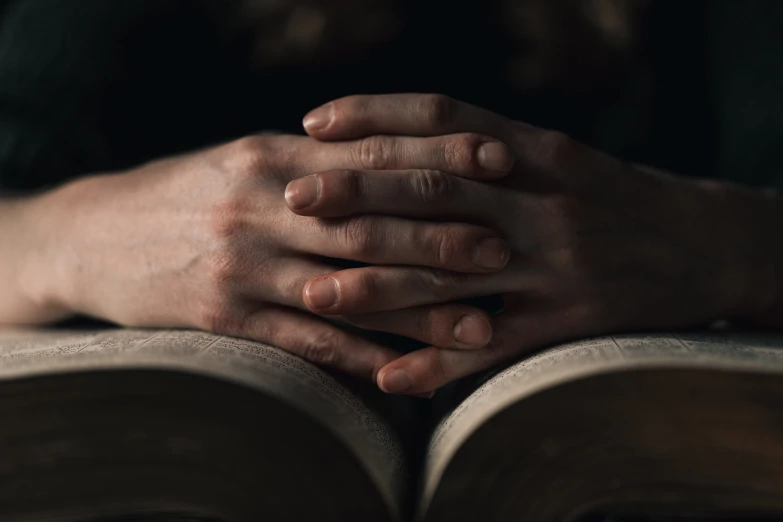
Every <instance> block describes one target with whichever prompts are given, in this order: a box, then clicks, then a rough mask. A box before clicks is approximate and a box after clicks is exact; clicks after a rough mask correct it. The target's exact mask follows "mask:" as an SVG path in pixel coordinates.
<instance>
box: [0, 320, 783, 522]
mask: <svg viewBox="0 0 783 522" xmlns="http://www.w3.org/2000/svg"><path fill="white" fill-rule="evenodd" d="M411 400H417V401H420V400H422V399H411ZM370 402H371V401H370ZM368 404H369V402H367V401H365V400H364V399H363V398H362V397H361V396H360V395H356V394H354V393H353V392H351V391H350V390H349V388H348V387H346V386H344V385H343V384H341V383H340V382H339V381H338V380H337V379H335V378H334V377H332V376H330V375H329V374H327V373H325V372H324V371H322V370H320V369H318V368H316V367H315V366H313V365H311V364H308V363H306V362H304V361H302V360H301V359H299V358H297V357H294V356H292V355H289V354H287V353H285V352H284V351H282V350H279V349H277V348H273V347H270V346H266V345H263V344H259V343H254V342H249V341H243V340H237V339H231V338H226V337H219V336H213V335H208V334H204V333H199V332H190V331H145V330H108V331H82V332H77V331H49V332H40V331H39V332H33V331H29V332H25V331H0V480H2V488H0V520H2V521H4V522H14V521H22V520H25V521H28V520H35V521H44V520H105V519H106V520H149V519H154V517H158V516H160V517H169V518H164V519H165V520H175V519H182V520H185V519H189V518H188V517H190V518H197V519H208V520H226V521H230V522H259V521H277V520H284V521H307V520H318V521H321V522H331V521H335V522H338V521H339V522H350V521H362V522H371V521H372V522H375V521H378V522H381V521H384V522H386V521H387V522H401V521H405V520H410V519H414V518H415V519H418V520H422V521H425V522H429V521H444V522H445V521H462V520H465V521H482V522H484V521H516V520H519V521H525V522H543V521H547V522H549V521H558V522H560V521H568V520H576V519H578V518H580V517H583V516H591V515H596V516H597V515H603V514H610V515H613V516H633V515H645V516H647V517H655V516H668V515H676V516H685V515H689V516H699V517H702V518H705V519H709V518H710V517H713V516H716V515H720V516H723V517H727V516H728V517H731V516H732V515H737V516H743V517H746V516H752V515H780V514H781V513H783V338H774V337H770V336H763V335H759V334H732V335H729V334H722V333H688V334H678V335H659V334H656V335H636V336H614V337H605V338H599V339H592V340H586V341H582V342H576V343H570V344H567V345H563V346H560V347H556V348H553V349H550V350H547V351H544V352H542V353H539V354H537V355H535V356H533V357H532V358H529V359H527V360H525V361H523V362H520V363H518V364H516V365H514V366H512V367H510V368H508V369H506V370H504V371H502V372H500V373H498V374H496V375H495V376H494V377H492V378H491V379H489V380H488V381H486V382H485V383H484V384H482V385H481V386H480V387H479V388H478V389H477V390H475V391H474V392H473V393H472V394H470V395H469V396H468V398H467V399H465V400H464V401H462V402H461V404H459V405H458V406H457V407H456V408H454V409H453V410H452V411H450V412H447V413H445V414H444V416H443V418H442V420H441V421H440V422H439V424H438V426H437V428H436V429H435V430H434V433H432V434H431V437H430V438H429V440H428V441H427V442H426V444H427V450H426V452H424V455H425V458H424V462H423V465H422V466H417V464H416V463H411V462H409V458H408V457H407V456H406V453H405V452H404V451H403V448H402V446H401V445H400V443H399V442H398V440H397V436H396V434H395V433H394V431H393V430H392V429H391V428H390V427H389V426H388V424H387V422H386V420H385V419H384V417H383V416H382V415H379V414H378V413H377V411H374V409H373V408H371V407H368ZM422 443H425V441H422ZM419 467H420V468H421V471H420V473H417V474H416V475H415V476H414V474H413V472H412V471H411V470H414V469H417V468H419ZM412 486H415V487H412ZM412 490H416V491H417V493H416V495H415V498H411V497H413V495H410V494H409V492H410V491H412Z"/></svg>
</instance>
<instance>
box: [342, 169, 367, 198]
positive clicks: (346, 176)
mask: <svg viewBox="0 0 783 522" xmlns="http://www.w3.org/2000/svg"><path fill="white" fill-rule="evenodd" d="M341 178H342V183H341V187H340V194H341V195H342V198H341V199H345V200H346V201H357V200H359V199H361V198H362V197H364V194H365V187H364V177H362V175H361V173H359V172H357V171H355V170H344V171H343V172H342V174H341Z"/></svg>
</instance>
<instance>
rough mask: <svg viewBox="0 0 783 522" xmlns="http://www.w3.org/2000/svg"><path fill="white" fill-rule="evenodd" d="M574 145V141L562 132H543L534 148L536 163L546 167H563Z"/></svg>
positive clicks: (571, 153)
mask: <svg viewBox="0 0 783 522" xmlns="http://www.w3.org/2000/svg"><path fill="white" fill-rule="evenodd" d="M574 145H575V142H574V140H573V139H572V138H571V137H570V136H569V135H567V134H565V133H563V132H559V131H551V130H549V131H544V132H542V133H541V135H540V136H539V139H538V144H537V147H536V148H537V150H536V154H537V157H538V161H539V162H540V163H541V164H542V165H544V166H548V167H553V166H559V165H563V164H565V163H567V162H568V161H569V160H570V158H571V156H572V155H573V152H574Z"/></svg>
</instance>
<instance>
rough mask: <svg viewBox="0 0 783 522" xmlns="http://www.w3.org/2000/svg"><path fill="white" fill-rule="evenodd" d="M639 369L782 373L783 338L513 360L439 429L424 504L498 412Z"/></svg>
mask: <svg viewBox="0 0 783 522" xmlns="http://www.w3.org/2000/svg"><path fill="white" fill-rule="evenodd" d="M638 367H645V368H653V367H678V368H679V367H681V368H714V369H718V370H719V369H726V370H731V369H738V368H745V369H748V370H756V371H760V372H780V373H783V336H780V335H778V336H775V335H765V334H749V333H743V334H738V333H735V334H726V333H720V332H701V333H682V334H649V335H615V336H607V337H601V338H596V339H589V340H583V341H577V342H572V343H568V344H564V345H561V346H558V347H555V348H551V349H549V350H546V351H543V352H541V353H539V354H537V355H535V356H533V357H530V358H528V359H525V360H523V361H521V362H519V363H517V364H514V365H512V366H510V367H509V368H507V369H506V370H504V371H502V372H500V373H498V374H497V375H495V376H494V377H493V378H492V379H490V380H489V381H487V382H486V383H485V384H484V385H482V386H481V387H480V388H478V389H477V390H476V391H475V392H474V393H473V394H471V395H470V396H469V397H468V398H467V399H466V400H465V401H463V402H462V404H460V405H459V406H458V407H457V408H456V409H455V410H454V411H453V412H452V413H451V414H450V415H448V416H447V417H446V418H445V419H444V420H443V421H442V422H441V423H440V425H439V426H438V428H437V429H436V430H435V433H434V434H433V436H432V439H431V441H430V444H429V450H428V453H427V461H426V472H425V473H426V475H425V478H424V479H425V480H424V495H423V498H422V502H423V505H425V506H426V504H427V503H428V501H429V499H430V498H431V497H432V495H433V494H434V492H435V489H436V487H437V484H438V481H439V480H440V477H441V476H442V474H443V472H444V470H445V468H446V466H447V465H448V462H449V460H450V459H451V457H452V456H453V455H454V453H455V452H456V451H457V450H458V449H459V447H460V446H461V445H462V443H463V442H464V441H465V440H466V439H467V438H468V437H469V436H470V435H471V433H473V432H474V431H475V430H476V429H478V428H479V427H480V426H481V425H482V424H483V423H484V422H486V421H487V420H488V419H489V418H490V417H492V416H493V415H495V414H496V413H498V412H499V411H500V410H502V409H504V408H506V407H508V406H509V405H511V404H513V403H515V402H517V401H519V400H521V399H524V398H525V397H527V396H530V395H533V394H535V393H536V392H538V391H540V390H543V389H545V388H550V387H554V386H556V385H557V384H559V383H562V382H564V381H569V380H574V379H578V378H581V377H586V376H589V375H594V374H597V373H602V372H613V371H622V370H627V369H632V368H638Z"/></svg>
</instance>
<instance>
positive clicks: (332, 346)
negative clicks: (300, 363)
mask: <svg viewBox="0 0 783 522" xmlns="http://www.w3.org/2000/svg"><path fill="white" fill-rule="evenodd" d="M342 344H344V341H343V340H342V339H341V338H340V336H339V335H338V334H336V333H335V332H332V331H322V332H318V333H313V334H310V335H309V336H308V337H307V338H305V340H304V341H303V345H302V349H301V355H302V357H304V358H305V359H307V360H308V361H311V362H313V363H315V364H320V365H322V366H336V365H338V364H339V363H340V351H339V349H338V346H341V345H342Z"/></svg>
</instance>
